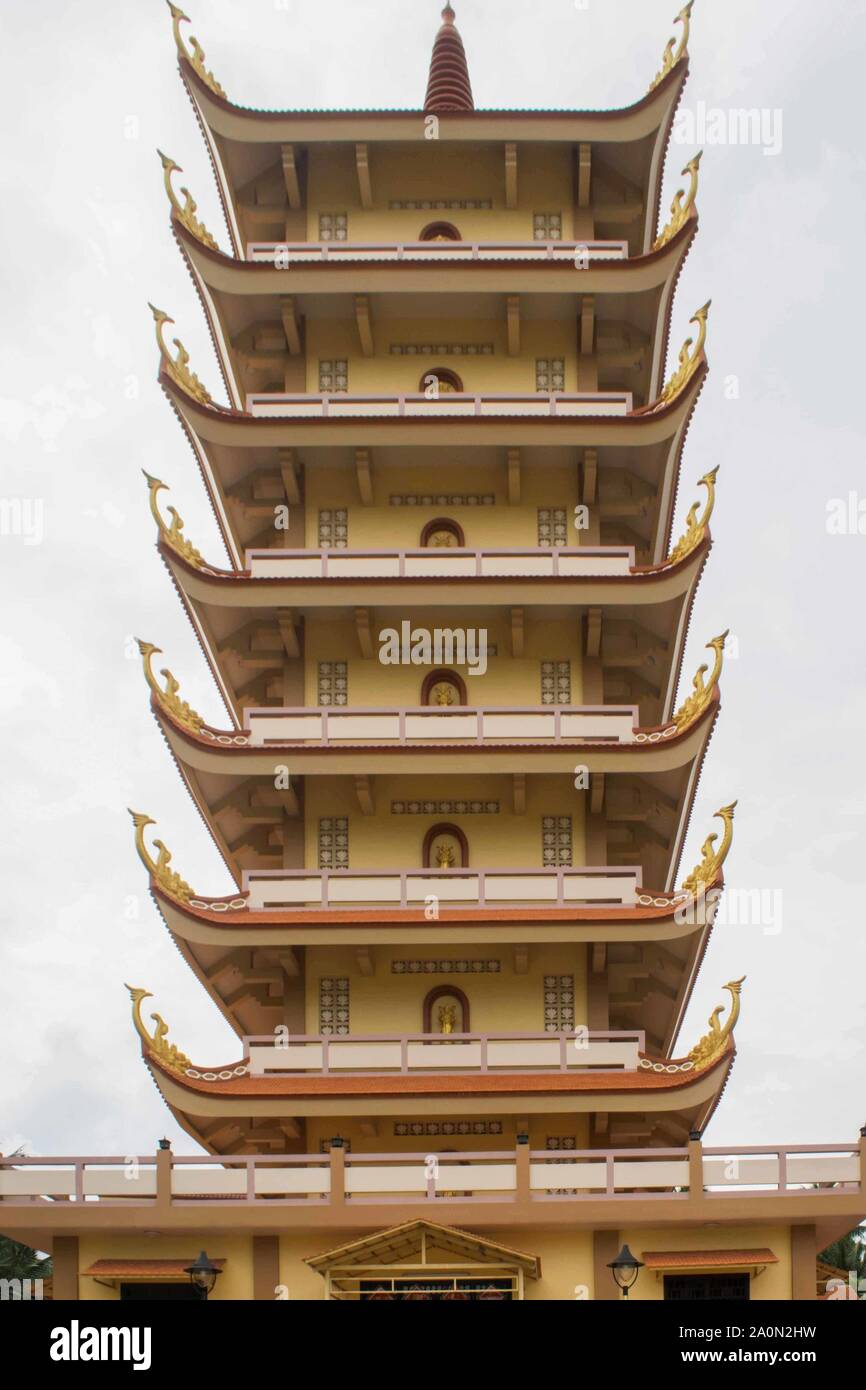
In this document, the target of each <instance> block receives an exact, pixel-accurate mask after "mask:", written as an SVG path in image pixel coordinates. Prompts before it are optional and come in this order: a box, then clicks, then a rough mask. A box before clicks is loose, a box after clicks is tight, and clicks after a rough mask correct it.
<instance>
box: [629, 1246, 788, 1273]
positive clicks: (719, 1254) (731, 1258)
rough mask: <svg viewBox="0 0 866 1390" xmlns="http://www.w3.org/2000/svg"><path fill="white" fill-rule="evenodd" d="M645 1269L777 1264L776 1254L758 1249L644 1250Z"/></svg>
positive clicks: (716, 1267)
mask: <svg viewBox="0 0 866 1390" xmlns="http://www.w3.org/2000/svg"><path fill="white" fill-rule="evenodd" d="M641 1258H642V1259H643V1262H644V1264H645V1265H646V1267H647V1269H658V1270H675V1269H680V1270H682V1269H700V1270H704V1269H756V1268H758V1267H761V1268H763V1266H764V1265H777V1264H778V1263H779V1257H778V1255H774V1254H773V1252H772V1250H768V1249H766V1247H765V1248H763V1249H760V1250H645V1251H644V1252H643V1255H642V1256H641Z"/></svg>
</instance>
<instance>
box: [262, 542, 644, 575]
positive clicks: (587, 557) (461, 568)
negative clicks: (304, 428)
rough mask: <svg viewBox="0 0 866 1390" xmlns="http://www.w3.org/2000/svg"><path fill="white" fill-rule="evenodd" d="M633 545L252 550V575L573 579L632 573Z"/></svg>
mask: <svg viewBox="0 0 866 1390" xmlns="http://www.w3.org/2000/svg"><path fill="white" fill-rule="evenodd" d="M634 563H635V553H634V547H633V546H626V545H622V546H614V545H610V546H581V547H580V549H550V550H466V549H460V550H457V549H453V550H452V549H448V548H446V547H444V546H443V547H434V548H431V549H428V550H247V552H246V556H245V564H246V568H247V569H248V570H249V572H250V575H251V577H252V578H253V579H571V578H580V577H586V576H599V577H607V576H611V575H628V574H630V573H631V571H632V569H633V568H634Z"/></svg>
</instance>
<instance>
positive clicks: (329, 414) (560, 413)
mask: <svg viewBox="0 0 866 1390" xmlns="http://www.w3.org/2000/svg"><path fill="white" fill-rule="evenodd" d="M244 408H245V410H246V412H247V414H248V415H255V416H259V417H276V418H280V419H282V418H284V417H286V418H290V419H296V420H339V419H356V418H359V417H365V418H371V419H377V418H385V419H411V418H413V417H414V418H418V419H425V420H431V419H436V418H442V419H448V418H454V417H460V416H462V417H474V416H486V417H488V418H495V417H497V416H499V417H501V416H508V417H512V416H521V417H526V418H531V419H550V418H557V419H565V418H570V417H574V416H593V417H594V416H612V415H613V416H625V415H628V414H630V413H631V409H632V393H631V392H630V391H596V392H582V393H570V392H563V393H562V394H561V395H555V396H554V395H546V396H545V395H537V394H536V395H531V396H530V395H504V396H500V395H489V396H473V395H466V394H463V393H460V392H456V391H455V392H443V393H442V395H441V396H437V397H435V398H430V397H428V396H424V395H421V394H412V395H392V396H376V395H365V396H355V395H352V396H350V395H348V393H346V394H344V393H342V392H338V393H336V394H335V395H331V396H321V395H313V394H311V393H304V394H289V393H286V392H277V391H273V392H266V391H254V392H250V393H249V394H248V395H247V398H246V404H245V407H244Z"/></svg>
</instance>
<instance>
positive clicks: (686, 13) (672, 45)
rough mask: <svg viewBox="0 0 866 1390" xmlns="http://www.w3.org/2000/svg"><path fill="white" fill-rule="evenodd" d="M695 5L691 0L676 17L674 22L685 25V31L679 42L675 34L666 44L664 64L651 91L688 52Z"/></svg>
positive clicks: (654, 79)
mask: <svg viewBox="0 0 866 1390" xmlns="http://www.w3.org/2000/svg"><path fill="white" fill-rule="evenodd" d="M694 7H695V0H689V3H688V4H687V5H685V6H684V7H683V8H682V9H681V10H680V12H679V14H678V15H677V16H676V18H675V19H674V21H673V22H674V24H681V25H682V26H683V32H682V33H681V35H680V39H679V43H677V39H676V35H674V37H673V38H672V39H669V40H668V42H667V44H666V45H665V51H664V53H663V54H662V65H661V67H660V68H659V70H658V72H657V73H656V75H655V77H654V78H653V80H652V82H651V83H650V85H649V89H650V91H651V92H654V91H655V89H656V87H657V86H658V85H659V83H660V82H662V81H664V79H665V78H666V77H667V75H668V73H669V72H672V71H673V69H674V68H675V67H676V65H677V63H678V62H679V61H680V59H681V58H684V57H685V55H686V53H687V52H688V47H689V34H690V32H691V27H692V10H693V9H694Z"/></svg>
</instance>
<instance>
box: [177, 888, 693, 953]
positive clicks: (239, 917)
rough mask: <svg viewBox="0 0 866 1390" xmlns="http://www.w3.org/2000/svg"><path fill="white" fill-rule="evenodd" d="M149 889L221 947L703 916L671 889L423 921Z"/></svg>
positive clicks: (628, 937) (682, 933)
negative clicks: (617, 902) (274, 907)
mask: <svg viewBox="0 0 866 1390" xmlns="http://www.w3.org/2000/svg"><path fill="white" fill-rule="evenodd" d="M150 891H151V893H152V895H153V899H154V902H155V903H156V906H157V908H158V909H159V912H160V915H161V916H162V918H163V921H164V922H165V924H166V926H167V928H168V930H169V932H170V933H171V934H172V936H177V937H180V938H181V939H183V940H184V941H188V942H190V943H193V944H199V945H203V946H205V945H206V946H210V945H213V946H219V947H221V948H225V947H232V946H244V945H246V946H248V945H249V944H250V942H251V940H257V939H259V938H260V939H261V942H262V944H263V945H269V946H292V945H309V944H322V943H324V942H327V943H329V944H331V945H359V944H366V943H367V942H368V941H369V939H370V938H369V934H370V931H371V930H373V931H376V932H378V931H379V930H380V929H381V931H382V932H386V931H387V932H388V933H389V940H393V941H403V940H407V939H408V940H411V941H416V940H418V939H420V938H423V937H424V936H426V935H429V936H430V937H431V939H436V940H438V939H439V938H440V937H443V938H445V939H447V938H448V937H450V936H453V935H454V934H455V932H459V933H460V934H461V940H462V939H463V933H464V932H465V933H472V932H475V931H478V932H484V931H486V930H487V929H488V928H489V929H490V930H491V931H493V932H494V933H495V936H494V938H492V939H495V940H497V941H499V940H502V939H503V938H502V936H501V935H500V933H501V932H509V931H511V929H512V928H513V930H514V932H515V933H516V935H514V937H513V939H514V940H515V941H518V942H523V941H524V940H525V930H526V927H527V926H529V927H531V928H532V939H533V940H542V941H544V940H551V941H560V940H567V941H584V942H602V941H606V942H616V941H678V940H681V939H684V938H686V937H689V936H692V935H694V934H695V933H696V932H699V931H702V930H703V926H702V924H701V923H700V922H689V921H688V916H689V914H688V913H681V914H680V916H681V917H682V919H683V920H678V919H677V908H678V906H681V905H682V904H678V903H675V902H673V901H668V900H667V899H668V897H669V896H670V895H665V897H661V896H658V895H654V894H652V893H650V892H647V893H646V894H645V895H644V896H646V897H647V898H649V899H651V905H647V906H640V905H639V906H635V907H622V906H619V907H573V906H569V907H551V906H543V907H530V906H521V907H477V908H466V907H459V908H458V907H447V906H442V907H441V908H440V912H439V917H438V918H437V919H436V920H435V921H428V920H427V919H426V918H423V917H421V916H420V915H419V913H418V911H417V909H414V910H413V909H411V908H388V909H387V917H386V916H385V914H384V913H383V909H382V908H381V907H362V906H359V907H352V908H321V909H318V910H313V909H309V908H293V909H284V910H279V911H270V912H262V911H258V912H255V911H251V910H250V909H249V908H248V907H246V906H245V905H244V903H245V895H244V894H243V893H236V894H234V895H232V896H231V897H227V898H194V899H193V900H192V901H190V902H188V903H181V902H179V901H178V900H177V899H176V898H172V897H171V896H169V894H167V893H166V892H165V891H164V890H163V889H161V888H160V887H159V885H158V884H157V883H155V882H153V881H151V883H150ZM692 915H695V914H692ZM548 929H549V931H550V935H549V936H548V934H547V933H548ZM394 933H396V935H394ZM521 933H522V934H521ZM468 939H469V937H468V936H467V940H468ZM472 939H473V940H475V939H476V938H475V937H472ZM477 939H478V940H481V939H483V938H482V937H480V936H479V937H478V938H477ZM508 939H509V940H511V939H512V938H511V937H509V938H508Z"/></svg>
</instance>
